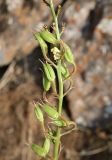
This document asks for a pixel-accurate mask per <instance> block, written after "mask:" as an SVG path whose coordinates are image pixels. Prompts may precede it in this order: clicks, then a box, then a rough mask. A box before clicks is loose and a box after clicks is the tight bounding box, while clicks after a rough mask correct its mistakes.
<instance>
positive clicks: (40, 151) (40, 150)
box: [31, 144, 46, 157]
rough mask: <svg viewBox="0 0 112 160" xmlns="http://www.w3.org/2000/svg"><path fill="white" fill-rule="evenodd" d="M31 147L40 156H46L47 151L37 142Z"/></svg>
mask: <svg viewBox="0 0 112 160" xmlns="http://www.w3.org/2000/svg"><path fill="white" fill-rule="evenodd" d="M31 148H32V150H33V151H34V152H35V153H36V154H37V155H38V156H40V157H45V156H46V151H45V150H44V148H42V147H40V146H38V145H36V144H32V145H31Z"/></svg>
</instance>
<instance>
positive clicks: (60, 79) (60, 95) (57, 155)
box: [50, 0, 63, 160]
mask: <svg viewBox="0 0 112 160" xmlns="http://www.w3.org/2000/svg"><path fill="white" fill-rule="evenodd" d="M50 8H51V12H52V16H53V20H54V22H55V33H56V37H57V39H58V40H60V32H59V26H58V19H57V15H56V13H55V10H54V5H53V1H52V0H50ZM60 67H61V60H59V61H58V62H57V76H58V85H59V87H58V88H59V102H58V112H59V114H60V115H61V112H62V104H63V81H62V75H61V68H60ZM60 132H61V129H60V128H59V127H57V131H56V142H55V145H54V156H53V157H54V160H58V157H59V148H60V137H61V136H60Z"/></svg>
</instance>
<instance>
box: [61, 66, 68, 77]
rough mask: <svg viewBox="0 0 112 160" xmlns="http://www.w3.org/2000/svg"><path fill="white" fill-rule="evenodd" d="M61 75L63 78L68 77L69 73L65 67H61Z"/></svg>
mask: <svg viewBox="0 0 112 160" xmlns="http://www.w3.org/2000/svg"><path fill="white" fill-rule="evenodd" d="M61 73H62V75H63V77H64V78H67V77H68V76H69V71H68V69H67V68H66V67H64V66H62V65H61Z"/></svg>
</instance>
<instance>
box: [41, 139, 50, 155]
mask: <svg viewBox="0 0 112 160" xmlns="http://www.w3.org/2000/svg"><path fill="white" fill-rule="evenodd" d="M43 149H44V151H45V153H46V154H48V152H49V149H50V139H49V138H46V139H45V142H44V144H43Z"/></svg>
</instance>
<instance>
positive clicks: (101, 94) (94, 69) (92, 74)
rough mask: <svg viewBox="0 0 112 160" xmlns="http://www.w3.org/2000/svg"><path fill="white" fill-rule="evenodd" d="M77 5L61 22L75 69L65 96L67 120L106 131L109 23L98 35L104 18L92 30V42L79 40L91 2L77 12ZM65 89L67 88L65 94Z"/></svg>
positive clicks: (111, 85) (111, 103)
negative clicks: (73, 59)
mask: <svg viewBox="0 0 112 160" xmlns="http://www.w3.org/2000/svg"><path fill="white" fill-rule="evenodd" d="M77 5H79V4H77V3H76V4H75V3H74V4H73V3H72V4H71V5H70V6H69V7H68V9H66V13H65V18H64V19H65V21H66V22H67V28H66V32H65V34H64V38H65V39H66V41H67V43H68V44H70V45H71V47H72V50H73V52H74V56H75V60H76V64H77V67H78V70H77V73H76V74H75V75H74V76H73V77H72V78H73V86H74V89H73V90H72V91H71V92H70V93H69V94H68V96H67V99H68V105H69V110H70V113H71V118H72V119H73V120H74V121H76V122H77V124H79V126H83V127H90V128H96V127H100V128H105V129H106V128H108V123H109V124H110V126H111V125H112V123H111V122H112V118H111V117H112V114H111V107H112V81H111V79H112V45H111V44H112V43H111V42H112V41H111V40H112V36H111V28H112V27H111V19H110V21H109V22H108V25H106V27H105V28H104V27H100V29H102V31H101V32H100V31H98V30H97V28H98V27H99V26H103V25H102V23H103V21H105V16H107V14H106V15H105V14H104V17H103V19H102V20H101V21H100V23H99V25H98V26H96V29H95V32H94V35H93V39H92V40H88V41H86V40H85V39H83V37H82V34H81V31H82V30H81V29H82V27H83V25H84V23H85V20H86V18H87V16H88V14H89V11H90V8H91V6H92V5H93V2H91V3H89V4H88V5H86V3H85V4H84V3H83V5H79V6H78V10H77V9H76V8H77V7H76V6H77ZM93 7H94V5H93ZM82 11H83V12H82ZM81 13H82V14H81ZM109 14H110V12H109ZM70 15H72V16H70ZM85 15H86V16H85ZM102 32H103V33H102ZM107 42H108V43H107ZM67 88H68V84H66V86H65V90H66V89H67Z"/></svg>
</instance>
